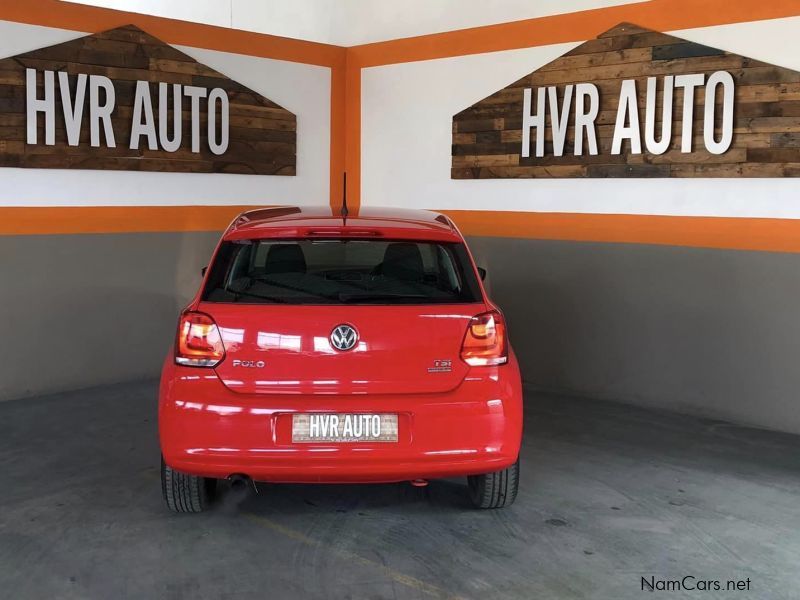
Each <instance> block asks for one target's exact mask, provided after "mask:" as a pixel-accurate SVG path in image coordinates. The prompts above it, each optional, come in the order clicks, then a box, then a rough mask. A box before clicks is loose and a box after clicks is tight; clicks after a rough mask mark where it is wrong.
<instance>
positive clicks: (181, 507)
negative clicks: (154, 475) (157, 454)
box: [161, 457, 217, 513]
mask: <svg viewBox="0 0 800 600" xmlns="http://www.w3.org/2000/svg"><path fill="white" fill-rule="evenodd" d="M216 488H217V480H216V479H211V478H209V477H197V476H195V475H187V474H186V473H181V472H180V471H176V470H174V469H173V468H172V467H170V466H168V465H167V464H166V463H165V462H164V457H161V492H162V493H163V495H164V501H165V502H166V503H167V506H168V507H169V509H170V510H171V511H173V512H177V513H199V512H203V511H204V510H206V509H207V508H208V507H209V506H210V505H211V502H212V501H213V500H214V493H215V491H216Z"/></svg>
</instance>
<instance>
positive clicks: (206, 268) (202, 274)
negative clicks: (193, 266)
mask: <svg viewBox="0 0 800 600" xmlns="http://www.w3.org/2000/svg"><path fill="white" fill-rule="evenodd" d="M206 271H208V267H203V268H202V269H200V275H201V276H202V277H205V276H206Z"/></svg>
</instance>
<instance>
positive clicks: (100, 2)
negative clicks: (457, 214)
mask: <svg viewBox="0 0 800 600" xmlns="http://www.w3.org/2000/svg"><path fill="white" fill-rule="evenodd" d="M72 1H73V2H79V3H81V4H91V5H94V6H102V7H105V8H113V9H116V10H126V11H132V12H139V13H144V14H149V15H156V16H160V17H168V18H172V19H182V20H185V21H195V22H197V23H207V24H209V25H217V26H220V27H233V28H236V29H242V30H245V31H256V32H258V33H269V34H272V35H280V36H284V37H291V38H296V39H302V40H311V41H315V42H322V43H326V44H336V45H339V46H354V45H356V44H366V43H369V42H379V41H384V40H392V39H396V38H401V37H411V36H416V35H424V34H428V33H437V32H441V31H452V30H454V29H463V28H467V27H478V26H481V25H491V24H494V23H504V22H507V21H518V20H521V19H532V18H535V17H542V16H545V15H552V14H558V13H569V12H575V11H579V10H587V9H591V8H601V7H604V6H613V5H615V4H631V3H634V2H637V1H639V0H534V1H531V0H404V1H403V2H393V1H390V0H72Z"/></svg>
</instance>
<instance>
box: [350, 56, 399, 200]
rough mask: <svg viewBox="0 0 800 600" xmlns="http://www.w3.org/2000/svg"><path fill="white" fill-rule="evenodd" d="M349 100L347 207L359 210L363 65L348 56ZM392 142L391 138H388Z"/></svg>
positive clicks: (388, 141)
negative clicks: (354, 62)
mask: <svg viewBox="0 0 800 600" xmlns="http://www.w3.org/2000/svg"><path fill="white" fill-rule="evenodd" d="M346 78H347V83H346V90H347V100H346V106H345V127H346V131H345V148H344V155H345V169H346V171H347V207H348V209H352V210H358V207H359V206H360V204H361V67H359V66H358V65H357V64H353V63H352V62H351V61H350V55H349V54H348V58H347V69H346ZM387 143H391V140H387Z"/></svg>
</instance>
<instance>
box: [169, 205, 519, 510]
mask: <svg viewBox="0 0 800 600" xmlns="http://www.w3.org/2000/svg"><path fill="white" fill-rule="evenodd" d="M482 273H483V272H482V271H481V270H478V269H477V268H476V267H475V263H474V261H473V259H472V256H471V255H470V252H469V250H468V249H467V246H466V244H465V243H464V239H463V237H462V236H461V234H460V233H459V231H458V229H456V227H455V225H454V224H453V222H452V221H451V220H450V219H449V218H448V217H446V216H445V215H441V214H437V213H433V212H428V211H412V210H399V209H383V210H378V209H362V210H361V211H360V212H359V214H358V215H357V216H350V217H347V216H339V215H336V214H334V213H333V212H332V210H331V209H330V208H269V209H258V210H253V211H249V212H245V213H243V214H242V215H240V216H239V217H238V218H236V219H235V220H234V222H233V223H232V224H231V225H230V227H228V229H227V231H225V233H224V234H223V236H222V239H221V240H220V242H219V244H218V246H217V248H216V250H215V252H214V256H213V258H212V261H211V264H210V266H209V268H208V269H207V271H205V275H204V279H203V283H202V285H201V288H200V291H199V292H198V293H197V295H196V296H195V298H194V300H192V302H191V304H189V306H188V307H187V308H186V309H185V310H184V311H183V313H182V314H181V316H180V321H179V324H178V331H177V336H176V340H175V346H174V349H173V350H172V351H171V352H170V353H169V355H168V356H167V358H166V360H165V362H164V368H163V372H162V375H161V385H160V398H159V434H160V440H161V452H162V465H161V481H162V490H163V493H164V498H165V500H166V502H167V505H168V506H169V508H170V509H172V510H174V511H177V512H199V511H201V510H203V509H204V508H206V507H207V506H208V505H209V503H210V502H211V500H212V498H213V495H214V490H215V487H216V480H217V479H222V478H236V479H241V478H245V479H248V480H252V481H267V482H295V483H320V482H325V483H365V482H397V481H411V482H412V483H415V484H417V485H424V484H425V483H426V482H427V480H428V479H434V478H447V477H455V476H466V477H467V479H468V484H469V493H470V497H471V499H472V501H473V503H474V504H475V505H476V506H478V507H480V508H498V507H501V506H507V505H509V504H511V503H512V502H513V501H514V498H515V497H516V494H517V488H518V485H519V451H520V443H521V438H522V385H521V381H520V374H519V367H518V365H517V360H516V358H515V356H514V353H513V351H512V350H511V347H510V345H509V343H508V333H507V331H506V325H505V321H504V320H503V315H502V313H501V312H500V311H499V310H498V308H497V307H496V306H495V305H494V304H492V302H491V301H490V300H489V299H488V297H487V296H486V292H485V290H484V288H483V285H482V283H481V277H480V274H482Z"/></svg>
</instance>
